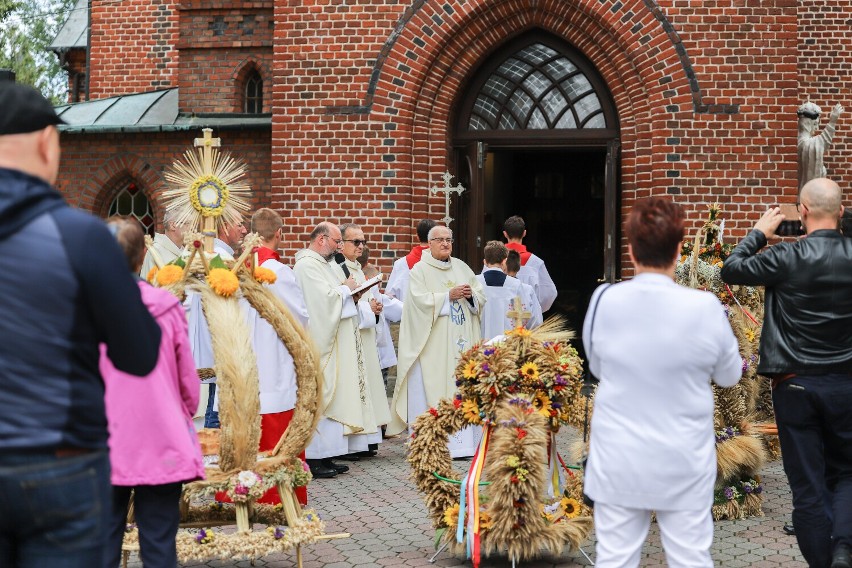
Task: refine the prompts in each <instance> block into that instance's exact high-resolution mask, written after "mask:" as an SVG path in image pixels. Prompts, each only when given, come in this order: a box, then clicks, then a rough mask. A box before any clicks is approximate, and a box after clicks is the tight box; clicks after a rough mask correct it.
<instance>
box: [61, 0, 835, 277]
mask: <svg viewBox="0 0 852 568" xmlns="http://www.w3.org/2000/svg"><path fill="white" fill-rule="evenodd" d="M164 1H165V0H159V2H154V3H151V2H147V1H146V2H142V1H141V0H128V1H127V2H122V3H119V4H109V3H107V4H106V5H104V4H101V3H95V7H94V9H93V24H94V25H93V40H92V50H93V51H92V55H93V72H92V80H93V84H94V85H95V86H96V88H95V89H94V91H93V92H94V93H95V94H96V95H97V96H106V95H107V94H116V93H119V92H130V91H143V90H150V89H151V88H152V87H153V86H154V85H155V83H156V82H158V81H160V82H161V83H157V84H156V87H158V88H159V87H162V86H165V85H166V84H168V85H174V84H180V86H181V91H182V92H181V98H182V101H181V108H182V110H184V111H192V112H223V111H228V110H234V109H235V108H237V107H236V105H237V102H236V101H237V96H236V92H235V89H236V87H235V85H236V84H237V83H238V81H237V79H238V75H239V73H240V71H241V70H242V69H244V67H245V65H246V63H248V62H256V63H257V64H258V66H259V68H260V69H261V74H262V76H263V78H264V82H265V87H266V93H265V95H266V96H265V100H270V93H271V104H270V105H269V106H268V107H267V108H265V109H264V110H269V111H272V112H273V113H274V118H273V129H272V134H271V145H272V150H271V164H270V163H267V165H266V167H267V168H269V171H270V175H271V180H270V181H269V182H268V184H267V185H268V187H269V188H274V190H271V192H270V203H269V204H270V205H271V206H273V207H274V208H276V209H278V210H279V211H286V213H287V214H288V216H289V217H290V219H289V221H290V224H291V227H292V229H291V239H290V241H291V242H292V243H293V244H292V246H291V248H290V249H289V252H291V253H292V252H293V251H295V250H296V249H298V248H301V247H302V246H303V245H304V236H305V235H306V234H307V233H308V231H309V230H310V228H312V227H313V226H314V225H315V224H316V223H317V222H319V221H321V220H324V219H332V220H338V221H341V220H346V221H349V220H351V221H355V222H358V223H360V224H362V225H363V226H364V228H365V232H367V233H368V234H373V235H381V239H377V238H374V239H373V244H374V246H376V245H378V246H376V250H375V252H376V253H377V254H378V255H383V256H384V260H383V261H382V264H383V265H385V266H387V265H388V264H389V262H390V259H392V258H394V257H397V256H399V255H400V254H401V253H402V252H403V251H405V250H407V248H408V247H409V246H410V244H411V242H412V241H413V239H414V233H413V226H414V225H415V224H416V222H417V221H418V220H419V219H420V218H421V217H423V216H425V215H429V216H431V217H440V216H441V215H442V214H443V211H442V209H443V201H442V200H441V199H439V198H430V197H429V196H428V194H427V188H428V187H430V186H432V185H433V184H434V183H436V182H437V181H438V180H439V176H440V174H441V173H443V172H444V171H445V170H447V169H449V170H450V171H451V172H452V171H453V169H454V165H453V164H452V163H451V159H452V153H451V151H450V148H449V146H450V142H451V137H450V134H449V133H450V132H451V131H452V129H453V127H454V123H453V120H454V118H453V117H454V115H453V112H454V110H455V109H456V108H457V105H458V102H459V101H460V99H461V97H462V96H463V95H464V93H465V92H464V87H465V81H466V80H467V79H468V78H469V77H471V76H472V75H473V74H474V73H475V72H476V70H477V68H478V67H479V65H481V64H482V63H483V62H484V61H485V60H486V59H487V57H488V55H489V53H490V52H491V51H493V50H494V49H495V48H496V47H498V46H499V45H501V44H502V43H503V42H505V41H507V40H508V39H511V38H513V37H515V36H517V35H518V34H519V33H523V32H524V31H526V30H530V29H541V30H545V31H547V32H550V33H553V34H555V35H557V36H560V37H563V38H565V39H566V40H568V41H569V42H571V43H572V44H574V45H575V46H576V47H578V48H579V49H580V50H581V51H582V52H583V53H584V54H585V55H586V57H588V58H589V60H590V61H591V62H592V63H593V64H594V65H595V66H596V67H597V69H598V71H599V72H600V74H601V75H602V77H603V78H604V80H605V82H606V83H607V86H608V88H609V89H610V91H611V93H612V96H613V99H614V100H615V103H616V106H617V109H618V113H619V121H620V137H621V147H622V152H621V159H620V172H619V174H620V192H621V204H622V208H621V213H622V216H623V213H624V212H626V211H627V210H629V207H630V206H631V205H632V204H633V202H634V201H635V200H636V199H637V198H640V197H643V196H647V195H651V194H669V195H672V197H673V198H674V199H676V200H678V201H679V202H681V203H683V204H684V205H685V206H687V208H688V209H689V210H690V212H691V213H690V214H691V217H690V227H689V228H690V231H694V230H695V229H696V228H697V227H698V226H699V225H700V224H701V222H702V220H703V218H704V216H705V215H706V209H707V205H708V204H710V203H713V202H719V203H720V204H721V205H722V208H723V216H724V217H725V218H726V219H727V222H726V227H727V228H728V230H729V234H730V235H731V236H732V238H737V237H739V236H741V235H742V234H744V232H745V231H746V230H747V229H748V228H750V227H751V225H752V223H753V222H754V220H755V219H756V218H757V216H758V214H759V212H760V211H762V210H763V209H764V207H765V206H767V205H769V204H773V203H777V202H792V201H793V200H795V195H796V189H797V188H796V151H795V144H796V118H795V108H796V107H797V106H798V104H800V102H801V101H802V100H804V98H805V97H806V96H807V95H810V97H811V98H812V100H814V101H815V102H816V103H817V104H819V105H820V106H822V107H823V109H824V110H825V111H826V113H828V111H829V110H830V107H831V105H832V104H833V103H834V102H835V101H840V102H844V101H847V99H848V95H849V93H850V85H849V81H850V79H848V78H846V75H847V74H846V73H845V69H846V67H848V65H846V66H844V63H845V62H846V60H845V57H846V56H845V53H846V52H847V51H849V50H845V49H843V47H844V46H845V45H846V44H848V43H849V42H850V41H852V40H849V39H847V36H848V34H847V33H846V29H847V28H848V26H847V22H848V20H849V19H850V18H852V7H850V0H842V1H841V2H836V3H832V4H831V5H826V4H825V3H817V2H816V1H815V0H803V1H800V2H796V1H794V0H747V1H745V2H743V1H740V0H723V1H721V2H705V3H700V2H699V3H695V2H691V3H683V2H679V1H677V0H660V3H659V4H656V3H654V2H653V0H567V1H566V0H498V1H496V2H495V1H489V2H486V1H485V0H476V1H470V0H468V1H465V2H462V1H461V0H448V1H447V2H443V3H427V2H423V1H422V0H414V1H412V2H408V3H404V4H399V3H396V2H393V1H391V0H370V1H364V2H356V3H339V2H331V1H330V0H310V1H304V2H290V3H286V2H277V3H275V4H274V19H275V26H274V30H273V32H274V47H273V48H272V50H273V59H274V63H270V55H269V53H270V51H269V50H270V47H269V37H268V34H267V35H264V34H266V33H267V32H268V31H269V30H270V28H269V22H268V17H269V16H268V14H269V10H270V9H271V8H270V6H271V3H270V2H268V1H262V2H259V3H243V2H239V3H237V4H235V5H234V6H232V5H231V4H228V10H225V9H224V6H225V5H224V4H222V3H219V4H217V3H215V2H211V1H210V0H204V1H203V2H201V1H199V0H195V1H187V2H185V3H182V4H180V9H178V7H177V6H176V5H175V4H173V3H172V4H169V3H163V2H164ZM161 8H163V9H162V10H161ZM160 12H162V13H160ZM246 15H254V24H255V26H256V27H257V24H258V23H259V22H261V21H263V22H264V25H261V26H260V28H263V30H265V31H264V32H262V33H261V32H260V31H256V32H254V34H253V35H252V36H250V37H248V38H246V37H244V34H243V35H240V34H241V33H243V31H244V28H240V24H241V22H243V21H244V19H245V16H246ZM178 16H179V17H178ZM128 17H131V18H135V19H137V20H138V21H139V25H138V26H137V25H134V26H128V25H126V20H121V18H128ZM216 17H221V18H223V20H222V22H223V23H224V24H226V26H225V27H224V29H223V33H222V35H220V36H215V34H214V28H215V26H216V25H217V24H216V22H215V21H214V19H215V18H216ZM797 18H798V19H797ZM157 19H160V20H162V21H161V22H156V23H158V24H159V25H160V27H158V28H156V29H157V30H158V31H157V33H156V34H154V35H153V36H152V35H150V34H145V33H140V31H139V30H144V29H146V26H147V29H149V30H150V29H154V28H153V25H154V23H155V21H156V20H157ZM241 30H242V31H241ZM179 32H180V33H179ZM211 34H213V35H211ZM229 34H230V35H229ZM179 35H180V38H181V39H180V40H179V37H178V36H179ZM154 37H156V38H157V39H154ZM157 42H160V43H164V42H165V43H166V44H167V45H166V46H164V47H160V48H159V49H160V51H158V52H156V53H159V54H162V55H160V56H158V55H155V51H154V48H155V47H156V45H157ZM169 42H170V43H169ZM177 47H179V48H180V52H181V54H180V71H179V73H178V72H177V69H178V65H177V59H178V58H177V51H176V48H177ZM94 62H96V63H94ZM797 62H798V65H797ZM155 63H157V64H159V65H160V68H159V69H158V68H157V65H155ZM176 73H177V74H178V75H179V77H177V76H176ZM271 83H274V87H273V88H271V89H270V84H271ZM847 102H848V101H847ZM266 106H267V105H266V104H265V107H266ZM849 112H850V113H852V109H850V111H849ZM844 120H848V115H847V116H846V117H844V119H841V124H840V127H839V131H838V135H837V137H836V139H835V144H834V147H833V148H832V149H831V150H830V151H829V153H828V156H827V160H826V162H827V165H828V167H829V170H830V172H831V174H832V175H833V176H834V177H838V178H839V179H840V180H841V181H842V182H843V184H844V185H847V184H848V183H850V182H852V171H850V166H849V162H848V160H846V159H845V155H846V150H847V144H849V142H848V141H849V137H848V135H847V130H848V128H847V127H846V126H845V123H844ZM136 152H137V153H138V154H139V155H140V156H141V155H146V154H147V153H146V152H145V151H143V149H142V148H141V147H140V148H138V149H137V150H136ZM158 152H159V150H155V151H154V152H153V153H154V154H155V155H158V154H157V153H158ZM78 157H79V158H80V159H81V160H82V159H83V155H82V154H79V155H78ZM157 159H160V158H157ZM162 159H165V158H162ZM155 161H156V160H155ZM66 163H68V161H67V159H66ZM377 241H380V242H377ZM622 246H623V243H622ZM624 262H625V263H626V261H624Z"/></svg>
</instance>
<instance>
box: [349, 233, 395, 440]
mask: <svg viewBox="0 0 852 568" xmlns="http://www.w3.org/2000/svg"><path fill="white" fill-rule="evenodd" d="M340 233H341V235H342V236H343V250H342V252H343V256H344V258H345V259H346V260H345V261H344V264H345V265H346V269H347V271H348V272H349V276H351V277H352V278H354V279H355V283H356V284H358V285H359V286H360V285H361V284H363V283H364V282H365V281H366V280H367V277H366V276H365V275H364V271H363V270H362V268H361V263H360V262H358V260H357V259H358V257H359V256H361V253H362V251H363V249H364V246H365V245H366V244H367V241H366V238H365V237H364V231H363V230H362V229H361V227H359V226H358V225H355V224H354V223H346V224H344V225H341V226H340ZM378 289H379V287H378V285H376V286H373V287H372V288H370V289H369V290H368V291H367V292H366V293H364V294H363V295H362V296H361V298H360V299H359V300H358V318H359V326H358V327H359V328H360V330H361V349H362V351H363V358H364V366H365V370H366V374H367V386H368V393H367V394H368V396H369V398H370V403H371V405H372V407H373V415H374V417H375V422H376V423H375V426H376V431H375V432H373V433H370V434H353V435H351V436H349V452H350V453H358V454H359V455H362V456H366V455H374V452H375V451H376V450H377V448H378V444H380V443H381V441H382V433H381V426H383V425H385V424H387V423H388V422H390V408H389V407H388V396H387V394H386V390H385V383H384V381H383V380H382V367H381V365H380V364H379V351H378V345H377V343H376V331H377V330H378V329H379V327H378V326H379V323H380V322H381V313H382V301H381V297H380V296H379V292H378Z"/></svg>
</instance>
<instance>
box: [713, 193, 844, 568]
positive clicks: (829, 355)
mask: <svg viewBox="0 0 852 568" xmlns="http://www.w3.org/2000/svg"><path fill="white" fill-rule="evenodd" d="M840 200H841V192H840V188H839V187H838V185H837V184H836V183H834V182H833V181H831V180H829V179H825V178H817V179H814V180H811V181H810V182H808V183H807V184H805V186H804V187H803V188H802V192H801V194H800V204H799V211H800V213H801V216H802V225H803V226H804V228H805V231H806V233H807V236H806V237H803V238H801V239H799V240H798V241H796V242H792V243H786V242H785V243H780V244H776V245H774V246H772V247H769V248H768V249H766V250H765V251H763V252H762V253H760V254H758V251H760V249H762V248H763V247H764V246H765V245H766V244H767V240H768V239H772V238H773V237H774V236H775V231H776V229H777V228H778V226H779V224H780V223H781V221H783V220H784V216H783V215H782V214H781V211H780V209H779V208H777V207H773V208H770V209H769V211H767V212H766V213H765V214H764V215H763V217H761V219H760V220H759V221H758V222H757V224H756V225H755V227H754V230H753V231H751V232H750V233H749V234H748V235H747V236H746V237H745V238H744V239H743V240H742V242H740V243H739V244H738V245H737V247H736V248H735V249H734V250H733V252H732V253H731V256H730V257H729V258H728V259H727V260H726V261H725V265H724V266H723V267H722V279H723V280H724V281H725V282H727V283H729V284H746V285H751V286H766V306H765V315H764V321H763V332H762V335H761V339H760V348H759V353H760V362H759V364H758V368H757V370H758V372H759V373H760V374H762V375H766V376H768V377H770V378H771V379H772V381H773V393H772V400H773V404H774V407H775V418H776V421H777V423H778V436H779V439H780V441H781V452H782V458H783V462H784V471H785V472H786V474H787V479H788V480H789V482H790V488H791V490H792V493H793V525H794V527H795V532H796V539H797V540H798V543H799V548H800V549H801V551H802V555H803V556H804V557H805V560H806V561H807V562H808V564H809V565H810V566H811V567H818V568H824V567H827V566H831V568H850V566H852V560H850V547H852V410H850V409H852V239H848V238H844V237H843V235H841V234H840V232H839V231H838V230H837V226H838V221H839V219H840V217H841V215H842V214H843V206H842V205H841V203H840Z"/></svg>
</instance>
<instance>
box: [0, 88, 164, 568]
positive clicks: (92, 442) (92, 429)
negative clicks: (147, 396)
mask: <svg viewBox="0 0 852 568" xmlns="http://www.w3.org/2000/svg"><path fill="white" fill-rule="evenodd" d="M0 109H2V111H0V306H2V314H3V315H2V317H0V337H2V340H1V341H0V566H3V567H4V568H5V567H28V568H29V567H33V566H50V567H52V568H56V567H62V568H90V567H92V566H99V565H100V564H101V556H102V555H103V549H104V544H105V540H104V537H105V536H106V535H107V532H108V531H107V527H108V522H109V515H110V511H111V503H112V501H111V493H110V480H109V457H108V453H107V421H106V414H105V410H104V384H103V381H102V379H101V376H100V372H99V370H98V361H99V355H100V353H99V346H100V345H101V344H104V345H106V348H107V352H108V354H109V358H110V359H111V360H112V361H113V362H114V363H115V365H116V367H118V368H119V369H121V370H122V371H125V372H127V373H131V374H134V375H138V376H144V375H147V374H148V373H149V372H151V370H153V369H154V366H155V365H156V363H157V354H158V350H159V345H160V328H159V326H158V325H157V322H156V321H155V320H154V319H153V318H152V317H151V315H150V314H149V313H148V310H147V309H146V308H145V306H144V304H143V303H142V299H141V295H140V293H139V287H138V286H137V285H136V283H135V282H134V280H133V277H132V276H131V275H130V273H129V271H128V270H127V261H126V259H125V258H124V254H123V253H122V251H121V249H120V248H119V246H118V244H117V243H116V242H115V239H114V238H113V237H112V235H111V234H110V232H109V230H108V229H107V228H106V226H105V225H104V224H103V222H101V221H99V220H97V219H95V218H94V217H92V216H90V215H88V214H85V213H82V212H79V211H76V210H74V209H71V208H70V207H69V206H68V205H67V204H66V203H65V201H64V199H63V198H62V196H61V195H60V194H59V193H58V192H57V191H56V190H55V189H53V188H52V187H51V185H52V184H53V183H55V182H56V176H57V173H58V171H59V153H60V150H59V132H58V131H57V129H56V126H55V125H56V124H59V123H60V122H61V121H60V120H59V118H58V117H57V116H56V113H55V112H54V110H53V107H52V106H51V104H50V103H49V102H48V101H47V100H46V99H45V98H44V97H42V96H41V94H40V93H38V92H37V91H35V90H34V89H31V88H29V87H25V86H22V85H17V84H15V83H13V82H8V81H3V82H0ZM140 380H142V379H140Z"/></svg>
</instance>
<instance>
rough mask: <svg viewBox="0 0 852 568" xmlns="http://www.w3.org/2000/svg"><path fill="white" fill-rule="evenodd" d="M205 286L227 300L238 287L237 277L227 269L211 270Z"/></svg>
mask: <svg viewBox="0 0 852 568" xmlns="http://www.w3.org/2000/svg"><path fill="white" fill-rule="evenodd" d="M207 284H209V285H210V287H211V288H212V289H213V291H214V292H216V293H217V294H219V295H220V296H224V297H226V298H229V297H231V296H233V295H234V292H236V291H237V290H238V289H239V287H240V281H239V279H237V275H236V274H234V273H233V272H231V271H230V270H228V269H227V268H212V269H210V273H209V274H208V275H207Z"/></svg>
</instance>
